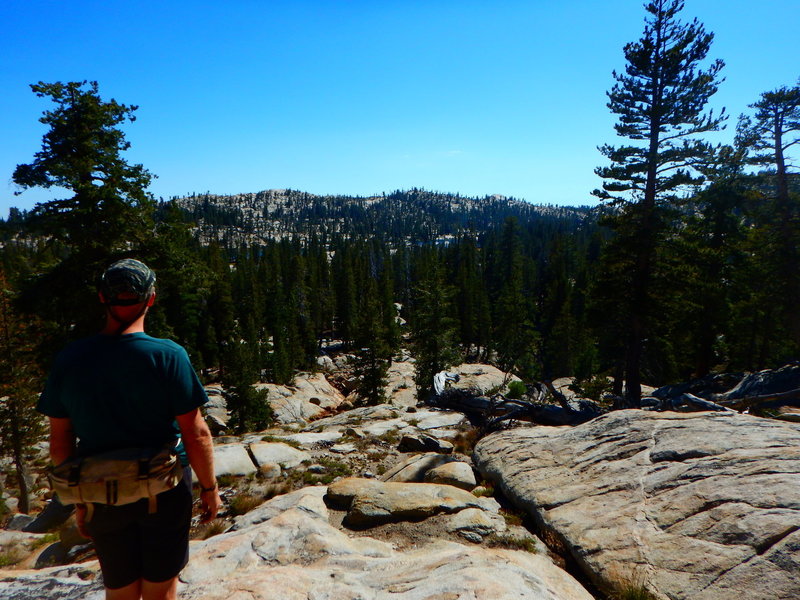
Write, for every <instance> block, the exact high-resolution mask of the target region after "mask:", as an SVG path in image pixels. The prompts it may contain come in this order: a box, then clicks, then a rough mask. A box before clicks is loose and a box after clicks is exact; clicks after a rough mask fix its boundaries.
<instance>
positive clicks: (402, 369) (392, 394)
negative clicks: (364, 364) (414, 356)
mask: <svg viewBox="0 0 800 600" xmlns="http://www.w3.org/2000/svg"><path fill="white" fill-rule="evenodd" d="M386 393H387V396H388V397H389V398H390V401H391V403H392V404H394V405H396V406H407V407H408V406H415V405H416V404H417V386H416V384H415V383H414V363H413V362H408V361H394V362H392V364H391V366H390V367H389V371H388V373H387V384H386Z"/></svg>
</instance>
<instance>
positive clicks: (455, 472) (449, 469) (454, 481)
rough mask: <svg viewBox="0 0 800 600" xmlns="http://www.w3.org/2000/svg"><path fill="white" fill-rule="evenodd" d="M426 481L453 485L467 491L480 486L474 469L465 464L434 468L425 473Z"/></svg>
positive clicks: (454, 463) (452, 463) (449, 464)
mask: <svg viewBox="0 0 800 600" xmlns="http://www.w3.org/2000/svg"><path fill="white" fill-rule="evenodd" d="M424 480H425V481H426V482H427V483H439V484H442V485H452V486H454V487H457V488H461V489H462V490H467V491H470V490H472V489H473V488H474V487H475V486H476V485H478V482H477V481H476V480H475V473H474V472H473V471H472V467H471V466H470V465H468V464H467V463H464V462H451V463H446V464H443V465H439V466H438V467H434V468H433V469H431V470H430V471H428V472H427V473H425V478H424Z"/></svg>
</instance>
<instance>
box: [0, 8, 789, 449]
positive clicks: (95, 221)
mask: <svg viewBox="0 0 800 600" xmlns="http://www.w3.org/2000/svg"><path fill="white" fill-rule="evenodd" d="M682 8H683V4H682V2H679V1H677V0H654V1H652V2H650V3H648V4H647V5H646V6H645V9H646V14H645V27H644V30H643V33H642V37H641V38H640V39H639V40H636V41H634V42H631V43H630V44H628V45H627V46H626V47H625V48H624V57H623V58H624V62H622V61H621V64H620V65H616V67H617V68H618V70H617V71H615V72H614V81H615V83H614V85H613V87H612V89H611V90H609V91H608V94H607V96H608V107H609V110H610V111H611V112H612V113H613V114H614V115H615V116H616V117H617V119H618V121H617V125H616V126H615V131H614V132H609V139H611V138H612V137H613V136H614V135H615V136H616V137H615V139H616V140H618V142H617V143H618V144H619V145H616V146H612V145H604V146H601V148H600V151H601V154H600V155H598V164H599V163H603V164H602V165H601V166H598V168H597V171H596V172H597V174H598V175H599V176H600V177H601V178H602V179H603V181H604V183H603V186H602V187H601V188H600V189H598V190H596V191H595V194H596V195H597V196H598V198H599V200H600V201H599V204H598V206H596V207H592V208H589V207H579V208H566V207H552V206H550V207H547V206H534V205H531V204H528V203H525V202H522V201H518V200H514V199H509V198H503V197H497V196H495V197H487V198H466V197H463V196H460V195H458V194H455V193H453V194H450V193H440V192H433V191H427V190H424V189H418V188H415V189H410V190H404V191H402V190H398V191H394V192H388V191H387V193H386V194H384V195H382V196H379V197H375V198H359V197H344V196H324V197H323V196H314V195H311V194H307V193H304V192H302V191H295V190H272V191H268V192H259V193H253V194H244V195H240V196H215V195H213V194H211V193H196V194H192V195H190V196H187V197H182V198H171V199H169V200H164V199H155V198H153V197H152V195H150V194H149V193H148V192H147V188H148V185H149V183H150V180H151V178H152V177H153V175H152V174H151V173H150V172H149V171H148V170H147V169H146V168H145V167H144V166H143V165H138V164H129V162H128V161H127V160H126V158H125V151H126V150H127V149H128V147H129V142H127V141H126V139H125V135H124V133H123V131H122V128H121V126H122V124H123V123H129V122H131V121H133V120H134V114H135V111H136V108H137V107H136V106H133V105H125V104H120V103H118V102H116V101H114V100H106V99H104V98H103V96H102V95H101V90H100V88H99V85H98V84H97V83H96V82H67V83H62V82H55V83H44V82H39V83H37V84H34V85H32V86H31V87H32V91H33V93H35V94H37V95H39V96H40V97H43V98H47V99H49V100H50V101H51V108H50V110H48V111H47V112H45V113H44V115H43V116H42V119H41V121H42V122H43V123H44V124H45V125H46V126H47V127H48V128H49V129H48V132H47V133H46V134H45V137H44V139H43V140H42V147H41V150H40V151H39V152H37V153H36V154H35V155H34V156H33V157H25V156H22V157H20V164H19V166H18V167H17V169H16V171H15V172H14V174H13V180H14V182H15V183H16V184H17V185H18V187H19V190H20V193H24V191H25V190H26V189H28V188H33V187H45V188H48V187H51V186H56V187H58V188H64V189H66V190H67V191H68V193H67V194H66V198H64V199H59V200H52V201H48V202H44V203H41V204H39V205H37V206H36V207H35V208H34V209H32V210H30V211H22V210H17V209H12V210H11V212H10V214H9V215H8V218H7V219H5V220H3V221H0V291H1V292H2V294H1V295H0V361H2V365H1V367H0V368H1V370H2V373H3V379H2V384H1V385H2V388H1V389H0V397H2V398H3V399H4V400H3V402H2V403H1V404H0V427H2V436H1V439H2V444H3V451H4V454H13V455H14V456H21V454H22V451H23V447H24V445H25V444H27V443H29V442H30V441H31V440H33V439H35V438H36V437H37V436H38V435H40V433H41V431H40V429H39V428H40V424H39V420H38V418H37V417H36V415H35V413H34V411H33V406H34V405H35V400H36V397H37V395H38V393H39V391H40V390H41V388H42V385H43V381H44V379H43V378H44V374H45V373H46V372H47V368H48V365H49V364H50V362H51V361H52V359H53V357H54V355H55V353H56V352H57V351H58V350H59V349H60V348H61V347H63V345H64V344H65V343H67V342H69V341H70V340H73V339H76V338H79V337H82V336H85V335H90V334H92V333H94V332H96V331H97V330H98V329H99V327H100V324H101V320H102V317H103V314H102V307H101V306H100V304H99V303H98V302H97V300H96V291H95V290H96V281H97V278H98V277H99V275H100V274H101V273H102V271H103V270H104V268H105V267H106V266H107V265H108V264H110V263H111V262H113V261H114V260H116V259H119V258H123V257H134V258H138V259H140V260H142V261H144V262H145V263H147V264H148V265H150V266H151V267H152V268H153V269H154V270H155V271H156V273H157V276H158V282H157V293H158V297H157V302H156V305H155V307H154V308H153V310H152V312H151V313H150V316H149V318H148V332H149V333H150V334H151V335H155V336H158V337H169V338H172V339H174V340H176V341H177V342H179V343H180V344H182V345H183V346H184V347H185V348H186V349H187V351H188V352H189V354H190V356H191V358H192V360H193V363H194V365H195V367H196V368H197V369H198V371H199V372H200V373H201V376H202V378H203V379H204V381H205V382H207V383H209V382H213V381H220V382H222V383H223V384H224V385H225V386H226V387H227V388H229V389H231V390H234V391H235V393H234V394H233V396H232V397H233V398H234V399H235V400H234V402H235V404H234V405H233V406H232V408H233V410H234V414H235V418H236V422H237V423H238V426H239V429H240V430H244V429H246V428H252V427H259V426H263V425H264V424H266V423H268V422H269V418H270V415H269V407H268V406H265V405H264V403H263V398H261V397H260V396H259V395H258V394H257V393H255V392H254V391H253V389H252V387H251V384H253V383H255V382H257V381H271V382H277V383H290V382H291V381H292V379H293V376H294V374H295V373H296V372H297V371H300V370H313V369H315V368H316V366H317V358H318V357H319V356H320V354H321V352H323V349H324V348H325V347H327V346H328V345H329V344H333V343H335V344H337V345H338V346H339V347H340V348H341V349H343V350H345V351H347V352H349V353H351V354H353V355H354V356H355V360H356V362H355V364H356V370H357V372H358V380H359V385H360V389H359V391H360V395H361V396H362V397H363V398H364V399H365V401H367V402H370V403H378V402H380V401H381V400H382V399H383V393H384V392H383V381H384V380H385V376H386V370H387V368H388V366H389V364H390V363H391V361H392V359H393V357H395V356H397V355H398V353H400V352H401V351H410V353H411V354H412V356H414V357H415V359H416V361H417V362H416V369H417V384H418V388H419V394H420V396H422V397H425V396H426V395H427V394H428V393H429V390H430V386H431V378H432V375H433V374H434V373H435V372H437V371H439V370H441V369H444V368H446V367H448V366H451V365H455V364H459V363H461V362H465V361H475V362H489V363H492V364H495V365H496V366H498V367H499V368H501V369H502V370H504V371H505V372H507V373H513V374H515V375H517V376H519V377H520V378H522V379H523V381H527V382H533V381H543V380H552V379H555V378H558V377H564V376H574V377H575V378H576V379H577V381H578V385H581V386H583V389H584V391H585V393H586V394H588V395H595V396H597V395H598V394H599V393H600V391H608V392H612V393H613V395H614V398H615V400H614V403H615V405H616V407H624V406H632V407H635V406H638V405H639V402H640V399H641V385H642V384H648V385H654V386H659V385H663V384H668V383H673V382H677V381H684V380H687V379H691V378H700V377H704V376H707V375H709V374H712V373H718V372H731V371H745V370H748V371H752V370H758V369H763V368H769V367H776V366H780V365H782V364H785V363H787V362H790V361H793V360H796V359H797V358H798V351H799V350H800V311H798V298H800V271H798V268H797V265H798V263H799V262H800V261H799V260H798V259H799V258H800V257H798V252H799V250H798V248H799V247H800V244H799V243H798V242H800V176H799V175H798V174H797V172H796V170H793V169H794V168H793V166H792V164H791V161H792V156H793V155H792V153H793V152H794V157H795V160H796V157H797V152H796V151H797V147H798V144H799V143H800V81H798V82H796V83H794V84H792V82H776V87H775V88H774V89H772V90H766V91H764V90H753V96H752V103H751V105H750V110H749V112H748V113H746V114H743V115H741V116H739V118H738V121H737V123H736V124H735V125H734V126H733V127H731V135H730V136H729V137H730V138H731V139H732V140H733V141H732V142H731V143H729V144H713V143H711V142H709V141H708V139H707V138H708V134H709V133H710V132H713V131H717V130H720V129H722V128H724V127H725V125H726V120H727V119H728V115H726V114H725V113H724V112H722V113H714V112H712V111H710V110H707V109H706V106H707V102H708V100H709V98H711V97H712V96H713V94H714V93H715V92H716V90H717V88H718V86H719V85H720V84H721V82H722V78H723V72H724V64H723V62H722V61H721V60H718V59H717V60H713V59H712V55H713V49H712V47H713V44H712V42H713V34H712V33H710V32H707V31H706V30H705V29H704V27H703V25H702V24H700V23H698V22H697V21H689V20H684V19H682V18H681V15H680V12H681V10H682ZM613 67H615V65H609V68H613ZM601 142H602V140H598V143H601ZM24 161H27V162H24Z"/></svg>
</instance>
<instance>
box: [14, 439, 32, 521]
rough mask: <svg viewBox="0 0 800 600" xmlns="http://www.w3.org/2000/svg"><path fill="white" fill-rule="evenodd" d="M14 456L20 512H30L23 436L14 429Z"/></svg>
mask: <svg viewBox="0 0 800 600" xmlns="http://www.w3.org/2000/svg"><path fill="white" fill-rule="evenodd" d="M12 444H13V455H14V456H13V458H14V469H15V471H16V475H17V487H18V488H19V509H18V510H19V512H21V513H24V514H26V515H27V514H28V513H29V512H30V510H31V507H30V498H29V496H30V494H29V491H28V477H27V475H28V469H27V467H26V465H25V456H24V453H23V447H22V438H21V434H20V432H19V430H18V429H17V428H15V429H14V435H13V440H12Z"/></svg>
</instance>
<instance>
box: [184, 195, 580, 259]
mask: <svg viewBox="0 0 800 600" xmlns="http://www.w3.org/2000/svg"><path fill="white" fill-rule="evenodd" d="M174 202H175V203H176V204H177V205H178V206H179V207H180V208H181V209H183V210H184V211H185V212H186V215H187V219H189V220H190V221H191V222H193V223H195V225H196V229H195V233H196V235H198V236H199V238H200V240H201V241H202V242H203V243H208V242H210V241H211V240H218V241H223V240H224V241H226V242H227V243H228V244H234V245H236V244H247V245H250V244H258V243H263V242H266V241H269V240H275V239H284V238H300V239H309V238H310V237H312V236H316V237H317V238H320V239H322V240H325V239H333V238H337V239H338V238H346V239H353V238H371V237H380V238H381V239H383V240H385V241H388V242H391V243H394V244H407V243H413V242H433V241H439V240H443V239H447V238H452V237H454V236H457V235H459V234H464V233H468V232H472V233H473V234H475V235H480V234H481V233H484V232H487V231H490V230H493V229H495V228H497V227H499V226H500V225H502V223H503V222H504V221H505V219H506V218H507V217H516V218H517V219H518V221H519V222H520V224H521V225H522V226H525V225H527V224H531V223H534V222H536V223H538V224H542V223H541V222H542V221H547V222H551V223H553V224H554V225H556V224H559V225H561V226H566V227H567V228H576V227H579V226H580V225H581V223H583V221H584V220H585V219H586V218H587V217H588V218H592V217H590V215H591V214H592V213H591V211H590V210H589V209H588V208H575V207H560V206H537V205H533V204H529V203H527V202H523V201H520V200H516V199H514V198H506V197H504V196H500V195H493V196H485V197H482V198H470V197H466V196H461V195H458V194H446V193H440V192H430V191H427V190H423V189H417V188H414V189H411V190H408V191H395V192H392V193H390V194H382V195H380V196H371V197H357V196H332V195H331V196H319V195H315V194H309V193H307V192H301V191H297V190H290V189H289V190H265V191H261V192H256V193H246V194H234V195H214V194H192V195H190V196H186V197H183V198H176V199H174Z"/></svg>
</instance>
